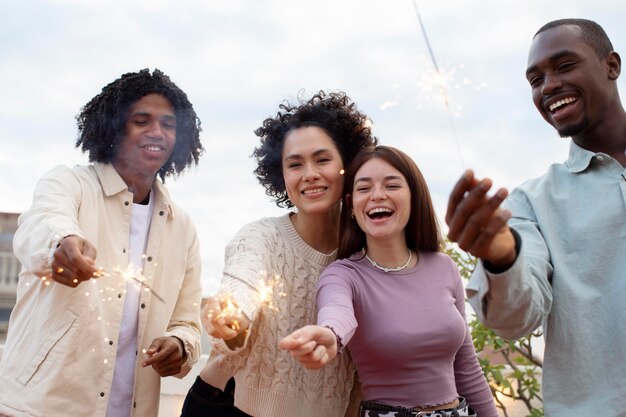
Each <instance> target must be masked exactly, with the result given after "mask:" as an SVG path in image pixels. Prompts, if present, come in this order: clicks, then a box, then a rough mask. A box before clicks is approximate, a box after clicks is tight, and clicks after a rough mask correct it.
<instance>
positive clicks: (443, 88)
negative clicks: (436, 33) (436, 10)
mask: <svg viewBox="0 0 626 417" xmlns="http://www.w3.org/2000/svg"><path fill="white" fill-rule="evenodd" d="M413 7H414V8H415V13H416V14H417V20H418V21H419V24H420V29H421V30H422V35H423V36H424V41H425V42H426V47H427V48H428V53H429V55H430V60H431V61H432V63H433V66H434V67H435V71H436V73H437V80H438V82H439V91H440V92H441V96H442V98H443V102H444V105H445V106H446V110H447V113H448V119H449V121H450V127H451V128H452V134H453V136H454V143H455V144H456V150H457V152H458V154H459V159H460V161H461V165H463V166H465V161H464V160H463V155H462V153H461V145H460V144H459V137H458V135H457V132H456V126H455V125H454V119H453V118H452V111H451V110H450V105H449V103H448V93H447V91H446V86H445V76H444V75H443V73H442V72H441V70H440V69H439V65H437V59H436V58H435V53H434V52H433V48H432V47H431V46H430V41H429V40H428V34H427V33H426V27H425V26H424V22H423V21H422V15H421V14H420V11H419V9H418V7H417V0H413Z"/></svg>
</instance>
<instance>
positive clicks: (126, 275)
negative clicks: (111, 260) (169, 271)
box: [94, 265, 165, 303]
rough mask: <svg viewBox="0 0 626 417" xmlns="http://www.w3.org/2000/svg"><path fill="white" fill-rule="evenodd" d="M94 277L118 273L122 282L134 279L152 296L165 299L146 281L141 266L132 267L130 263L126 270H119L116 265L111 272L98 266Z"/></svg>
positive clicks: (161, 299)
mask: <svg viewBox="0 0 626 417" xmlns="http://www.w3.org/2000/svg"><path fill="white" fill-rule="evenodd" d="M94 275H95V276H96V277H102V276H105V277H108V276H111V275H119V276H121V277H122V278H123V279H124V282H128V281H134V282H136V283H138V284H139V286H140V287H141V288H143V290H144V291H146V292H149V293H151V294H152V295H154V297H155V298H156V299H157V300H159V301H161V302H162V303H164V302H165V299H164V298H163V297H161V296H160V295H159V294H158V293H157V292H156V291H154V289H153V288H152V287H151V286H150V285H148V284H147V283H146V277H145V275H143V270H142V269H141V268H136V267H133V266H132V265H128V267H127V268H126V270H121V269H120V268H118V267H115V268H113V269H112V272H107V271H106V270H105V269H104V268H102V267H99V268H98V272H96V274H94Z"/></svg>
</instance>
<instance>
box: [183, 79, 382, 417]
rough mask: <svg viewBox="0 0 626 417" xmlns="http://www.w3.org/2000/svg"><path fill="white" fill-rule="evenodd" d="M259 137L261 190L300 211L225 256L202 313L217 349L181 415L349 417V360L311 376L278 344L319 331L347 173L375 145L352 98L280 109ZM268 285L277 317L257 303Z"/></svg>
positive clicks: (252, 233)
mask: <svg viewBox="0 0 626 417" xmlns="http://www.w3.org/2000/svg"><path fill="white" fill-rule="evenodd" d="M255 133H256V135H257V136H258V137H260V138H261V143H260V145H259V146H258V147H257V148H256V149H255V150H254V153H253V156H254V157H255V158H256V160H257V168H256V170H255V171H254V172H255V174H256V176H257V178H258V180H259V182H260V183H261V184H262V185H263V186H264V187H265V190H266V193H267V195H268V196H270V197H271V198H272V199H273V200H274V201H275V202H276V204H277V205H278V206H279V207H286V208H295V210H291V211H290V212H289V213H288V214H285V215H283V216H280V217H275V218H263V219H260V220H257V221H255V222H252V223H250V224H248V225H246V226H244V227H243V228H242V229H241V230H240V231H239V232H238V233H237V235H236V236H235V237H234V238H233V239H232V240H231V242H230V243H229V244H228V246H227V247H226V255H225V267H224V275H223V279H222V288H223V290H222V292H221V293H220V294H217V295H215V296H214V297H211V298H210V299H209V300H208V302H207V304H206V305H205V307H204V309H203V313H202V322H203V325H204V327H205V328H206V330H207V332H208V333H209V335H210V336H211V337H212V343H213V349H212V352H211V356H210V358H209V360H208V362H207V364H206V366H205V367H204V369H203V370H202V371H201V373H200V377H198V379H197V380H196V382H195V383H194V385H193V386H192V387H191V389H190V391H189V393H188V394H187V398H186V400H185V405H184V406H183V413H182V415H183V416H185V417H190V416H206V415H211V416H247V415H252V416H255V417H291V416H295V415H298V416H304V417H329V416H330V417H343V416H344V414H345V413H346V409H347V407H348V402H349V398H350V392H351V389H352V385H353V379H354V367H353V366H352V363H351V361H350V358H349V355H343V356H342V357H341V358H340V359H339V360H337V361H336V362H335V363H334V364H333V366H329V367H328V368H327V369H326V370H325V371H322V372H319V373H311V372H307V371H305V370H303V369H302V367H300V366H299V365H298V363H297V362H296V361H295V360H294V359H292V358H291V357H290V356H289V355H286V354H283V353H281V352H280V351H279V350H278V348H277V343H278V340H280V339H281V338H282V337H284V336H286V335H288V334H289V333H290V332H291V331H293V330H294V329H296V328H298V327H301V326H303V325H305V324H310V323H314V322H315V299H314V298H315V297H314V294H315V287H316V283H317V279H318V277H319V275H320V273H321V272H322V271H323V270H324V268H325V267H326V266H327V265H328V264H330V263H331V262H332V261H333V260H334V259H335V258H336V254H337V245H338V242H339V234H338V230H339V214H340V212H341V195H342V192H343V185H344V179H343V172H344V167H346V166H347V165H348V164H349V163H350V161H351V160H352V158H353V157H354V156H355V155H356V154H357V153H358V151H359V150H360V149H362V148H364V147H367V146H371V145H374V144H375V143H377V140H376V138H374V137H373V136H372V134H371V131H370V128H369V127H368V125H367V117H366V116H365V115H364V114H363V113H361V112H360V111H359V110H358V109H357V107H356V105H355V104H354V103H353V102H352V101H351V100H350V98H349V97H348V96H346V95H345V94H344V93H341V92H330V93H326V92H324V91H320V92H319V93H317V94H315V95H314V96H313V97H312V98H311V99H309V100H307V101H303V100H301V101H300V102H299V103H297V104H288V103H285V104H282V105H280V108H279V111H278V113H277V114H276V116H275V117H273V118H268V119H266V120H265V121H264V122H263V125H262V126H261V127H260V128H258V129H257V130H256V131H255ZM266 277H270V278H277V279H278V280H279V281H280V289H279V290H278V291H275V293H274V294H272V295H271V299H270V300H265V303H264V304H265V305H267V304H270V305H271V306H272V308H269V307H264V306H263V305H264V304H260V303H259V301H258V300H259V293H258V290H257V288H259V282H261V281H262V280H263V279H265V278H266ZM233 305H235V306H236V308H232V306H233ZM235 385H236V388H235Z"/></svg>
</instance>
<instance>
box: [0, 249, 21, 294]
mask: <svg viewBox="0 0 626 417" xmlns="http://www.w3.org/2000/svg"><path fill="white" fill-rule="evenodd" d="M19 273H20V262H19V261H18V260H17V258H16V257H15V256H14V255H13V253H12V252H0V292H3V293H15V291H16V290H17V276H18V275H19Z"/></svg>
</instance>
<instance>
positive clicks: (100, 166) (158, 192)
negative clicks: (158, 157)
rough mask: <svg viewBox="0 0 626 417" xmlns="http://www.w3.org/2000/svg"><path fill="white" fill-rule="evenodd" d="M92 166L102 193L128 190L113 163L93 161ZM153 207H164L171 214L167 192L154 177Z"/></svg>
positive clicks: (109, 194) (161, 208) (107, 194)
mask: <svg viewBox="0 0 626 417" xmlns="http://www.w3.org/2000/svg"><path fill="white" fill-rule="evenodd" d="M93 165H94V167H95V169H96V173H97V174H98V178H99V180H100V183H101V184H102V191H103V192H104V195H106V196H107V197H110V196H112V195H115V194H117V193H121V192H123V191H128V186H127V185H126V183H125V182H124V180H123V179H122V177H121V176H120V174H118V173H117V171H116V170H115V167H114V166H113V164H106V163H102V162H94V164H93ZM153 187H154V188H153V189H154V195H153V196H154V198H155V202H154V203H155V207H158V208H159V210H163V209H166V210H167V213H168V216H173V215H174V214H173V210H172V202H171V200H170V196H169V193H168V191H167V189H166V188H165V186H164V185H163V184H162V183H161V181H160V180H159V179H156V180H155V181H154V184H153Z"/></svg>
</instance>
